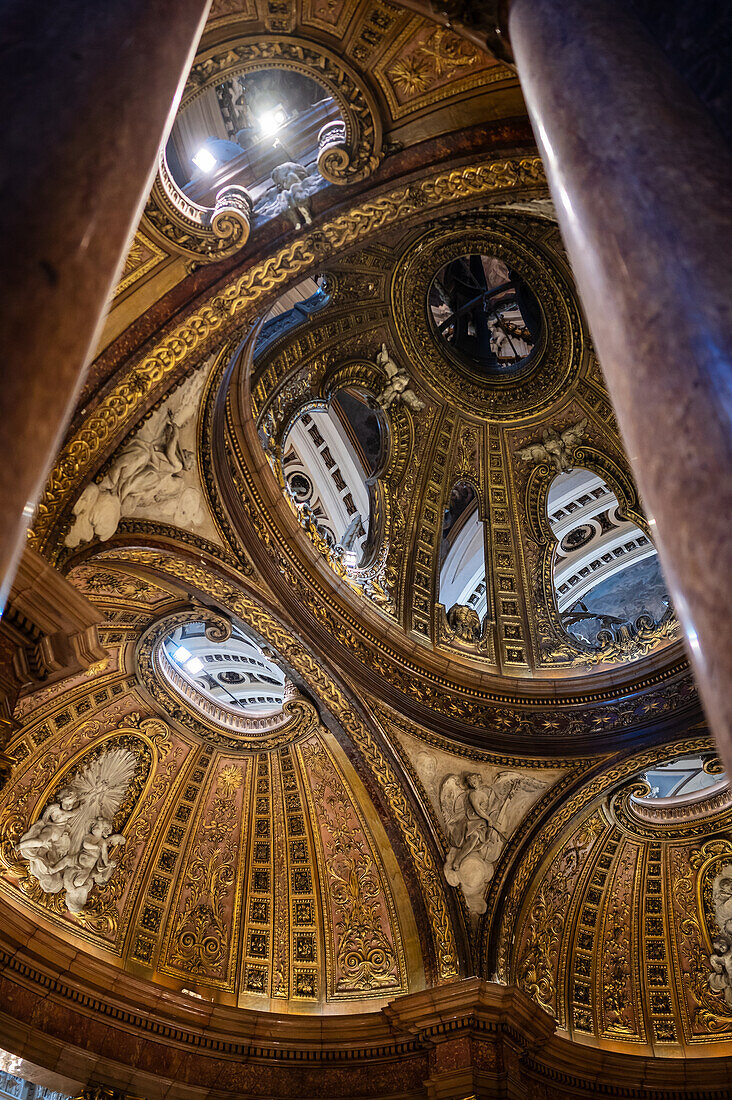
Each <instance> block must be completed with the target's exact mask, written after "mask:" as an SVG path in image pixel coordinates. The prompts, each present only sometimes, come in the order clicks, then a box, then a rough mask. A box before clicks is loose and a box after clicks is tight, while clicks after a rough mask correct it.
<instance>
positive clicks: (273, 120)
mask: <svg viewBox="0 0 732 1100" xmlns="http://www.w3.org/2000/svg"><path fill="white" fill-rule="evenodd" d="M286 122H287V112H286V111H285V108H284V107H283V106H282V104H281V103H280V104H278V105H277V106H276V107H273V108H272V110H271V111H262V113H261V115H260V116H259V129H260V130H261V131H262V133H263V134H264V136H265V137H272V136H273V135H274V134H276V133H277V131H278V130H279V129H280V127H281V126H284V125H285V123H286Z"/></svg>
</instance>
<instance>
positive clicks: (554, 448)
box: [518, 416, 587, 474]
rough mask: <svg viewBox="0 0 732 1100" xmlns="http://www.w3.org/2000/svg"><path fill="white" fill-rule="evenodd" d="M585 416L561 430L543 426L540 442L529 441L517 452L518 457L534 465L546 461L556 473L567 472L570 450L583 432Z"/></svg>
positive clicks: (570, 462) (570, 467) (569, 466)
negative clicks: (527, 444) (526, 445)
mask: <svg viewBox="0 0 732 1100" xmlns="http://www.w3.org/2000/svg"><path fill="white" fill-rule="evenodd" d="M586 427H587V417H586V416H585V417H584V418H583V419H582V420H579V421H578V422H577V423H576V424H572V426H571V427H569V428H565V429H564V431H563V432H561V433H560V432H558V431H556V429H555V428H545V429H544V432H543V434H542V437H541V442H540V443H530V444H529V446H528V447H524V448H523V449H522V450H520V451H519V452H518V456H519V458H521V459H523V461H524V462H531V463H533V464H534V465H536V464H537V463H539V462H546V463H547V464H548V465H550V466H553V467H554V469H555V470H556V471H557V473H558V474H568V473H569V472H570V471H571V470H572V469H573V466H572V452H573V450H574V448H575V447H576V446H577V444H578V443H579V441H580V439H581V438H582V436H583V435H584V434H585V428H586Z"/></svg>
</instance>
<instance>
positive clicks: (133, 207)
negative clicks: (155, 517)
mask: <svg viewBox="0 0 732 1100" xmlns="http://www.w3.org/2000/svg"><path fill="white" fill-rule="evenodd" d="M209 4H210V0H104V2H103V3H100V0H63V2H61V3H59V0H35V2H31V0H6V2H5V3H4V4H3V5H2V11H1V12H0V51H1V53H2V59H3V63H2V66H1V67H0V101H1V102H2V104H3V116H2V122H1V123H0V163H2V168H1V169H0V283H1V285H2V295H0V332H2V349H3V351H2V356H1V357H0V514H1V515H2V517H3V522H2V528H1V529H0V608H2V607H3V606H4V603H5V600H6V598H7V594H8V590H9V587H10V584H11V583H12V578H13V573H14V569H15V565H16V563H17V559H18V556H19V553H20V549H21V547H22V544H23V541H24V537H25V532H26V528H27V525H28V521H29V518H30V517H31V516H32V514H33V509H34V505H35V503H36V500H37V498H38V496H39V493H40V491H41V489H42V487H43V483H44V480H45V477H46V475H47V472H48V469H49V466H50V464H51V462H52V460H53V458H54V456H55V454H56V452H57V449H58V446H59V444H60V441H61V436H62V433H63V431H64V428H65V426H66V424H67V422H68V419H69V416H70V414H71V411H72V408H73V405H74V398H75V395H76V393H77V392H78V389H79V387H80V385H81V382H82V376H83V373H84V370H85V367H86V365H87V363H88V360H89V358H90V356H91V354H92V352H93V350H94V346H95V341H96V339H97V336H98V333H99V328H100V324H101V322H102V320H103V316H104V312H105V305H106V302H107V300H108V298H109V295H110V293H111V290H112V289H113V287H114V284H115V282H116V280H117V278H118V275H119V272H120V270H121V266H122V264H123V262H124V258H125V254H126V251H127V248H128V245H129V243H130V240H131V235H132V232H133V230H134V227H135V225H136V224H137V221H138V220H139V216H140V213H141V210H142V206H143V202H144V199H145V196H146V195H147V192H148V190H149V187H150V184H151V182H152V173H153V171H154V166H155V162H156V157H157V152H158V149H159V147H160V144H161V140H162V139H163V136H164V135H166V134H167V130H168V127H169V125H170V124H171V123H172V119H173V116H174V113H175V109H176V105H177V103H178V101H179V97H180V92H181V90H182V84H183V80H184V78H185V76H186V74H187V72H188V69H189V67H190V64H191V61H192V58H193V53H194V51H195V47H196V45H197V43H198V39H199V37H200V34H201V31H202V29H203V23H204V21H205V17H206V14H207V12H208V8H209Z"/></svg>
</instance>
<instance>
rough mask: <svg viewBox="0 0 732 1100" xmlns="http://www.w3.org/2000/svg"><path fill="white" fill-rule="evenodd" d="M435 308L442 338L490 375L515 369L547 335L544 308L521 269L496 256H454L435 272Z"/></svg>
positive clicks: (431, 295)
mask: <svg viewBox="0 0 732 1100" xmlns="http://www.w3.org/2000/svg"><path fill="white" fill-rule="evenodd" d="M428 304H429V309H430V314H431V316H432V323H433V325H434V328H435V331H436V333H437V335H438V338H439V340H440V341H441V342H443V343H444V344H445V345H446V346H447V347H448V348H449V349H450V350H451V351H452V352H454V353H456V354H457V355H459V357H460V358H461V359H462V360H463V361H464V362H465V363H466V365H468V366H470V367H472V368H473V369H474V370H475V369H477V370H478V371H479V372H480V373H481V374H483V375H485V376H489V377H490V376H493V377H500V376H502V375H506V374H512V373H514V372H516V371H517V370H519V369H520V368H521V367H523V366H524V364H525V363H527V362H528V361H529V359H530V358H531V355H532V353H533V351H534V349H535V348H536V346H537V344H538V342H539V337H540V335H541V310H540V309H539V304H538V302H537V300H536V297H535V295H534V293H533V291H532V290H531V288H530V287H529V286H528V284H527V283H526V282H525V280H524V279H523V278H522V276H521V275H520V274H519V272H518V271H516V270H514V269H513V268H510V267H508V266H507V265H506V264H505V263H504V262H503V260H500V259H498V257H496V256H483V255H479V254H477V253H472V254H470V255H464V256H459V257H458V258H457V259H455V260H450V262H449V263H447V264H445V265H444V266H443V267H442V268H440V270H439V271H438V272H437V274H436V275H435V278H434V279H433V281H432V285H431V287H430V290H429V303H428Z"/></svg>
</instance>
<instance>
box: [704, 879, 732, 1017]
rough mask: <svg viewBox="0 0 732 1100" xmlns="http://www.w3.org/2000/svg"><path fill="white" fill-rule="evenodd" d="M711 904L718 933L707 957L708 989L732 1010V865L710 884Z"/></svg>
mask: <svg viewBox="0 0 732 1100" xmlns="http://www.w3.org/2000/svg"><path fill="white" fill-rule="evenodd" d="M712 903H713V905H714V915H715V917H716V919H717V925H718V927H719V933H718V934H717V935H716V936H715V937H714V939H713V940H712V954H711V955H710V956H709V966H710V968H711V974H710V975H709V988H710V989H711V990H712V992H713V993H722V994H723V996H724V999H725V1001H726V1003H727V1004H728V1005H729V1007H730V1008H732V863H728V864H727V865H726V866H725V867H723V868H722V870H721V871H720V872H719V874H718V875H717V877H716V878H715V880H714V882H713V883H712Z"/></svg>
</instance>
